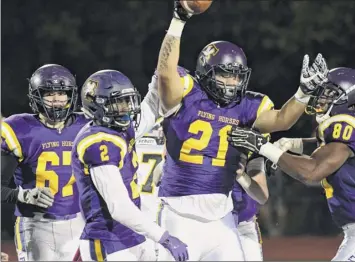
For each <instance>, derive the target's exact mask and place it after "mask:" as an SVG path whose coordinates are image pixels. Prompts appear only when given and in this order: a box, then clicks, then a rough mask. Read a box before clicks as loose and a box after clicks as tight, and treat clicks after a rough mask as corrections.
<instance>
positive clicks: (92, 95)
mask: <svg viewBox="0 0 355 262" xmlns="http://www.w3.org/2000/svg"><path fill="white" fill-rule="evenodd" d="M81 101H82V106H83V108H82V111H83V112H84V114H85V115H86V116H87V117H88V118H90V119H93V120H95V121H96V123H98V124H100V125H104V126H108V127H111V128H120V129H126V128H128V126H129V125H130V124H131V122H132V121H134V122H135V125H136V126H138V125H139V115H140V103H141V96H140V94H139V92H138V90H137V89H136V88H135V87H134V86H133V84H132V82H131V80H129V78H128V77H127V76H125V75H124V74H123V73H121V72H119V71H116V70H101V71H98V72H96V73H94V74H92V75H91V76H90V77H89V78H88V79H87V80H86V81H85V83H84V85H83V88H82V90H81Z"/></svg>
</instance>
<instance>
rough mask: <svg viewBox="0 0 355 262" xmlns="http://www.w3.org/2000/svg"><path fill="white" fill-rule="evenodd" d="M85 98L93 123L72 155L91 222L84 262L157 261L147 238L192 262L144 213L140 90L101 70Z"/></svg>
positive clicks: (177, 242) (83, 247)
mask: <svg viewBox="0 0 355 262" xmlns="http://www.w3.org/2000/svg"><path fill="white" fill-rule="evenodd" d="M81 100H82V103H83V108H84V112H85V114H86V115H87V116H88V117H89V118H91V119H92V121H91V122H89V123H88V124H87V125H86V126H85V127H84V128H83V129H82V130H81V131H80V133H79V134H78V136H77V137H76V139H75V142H74V146H73V151H72V161H73V170H74V175H75V178H76V180H77V184H78V188H79V194H80V201H81V210H82V212H83V214H84V217H85V220H86V225H85V228H84V231H83V234H82V236H81V242H80V253H81V257H82V259H83V261H87V260H90V261H92V260H94V261H103V260H107V261H132V260H137V261H141V260H152V259H153V260H155V257H154V258H153V256H154V255H155V254H151V255H149V254H145V253H149V252H152V251H154V250H153V249H149V248H145V245H144V243H145V236H146V237H148V238H149V239H152V240H153V241H154V242H159V243H160V244H162V245H163V246H164V247H165V248H166V249H167V250H169V252H170V253H171V254H172V256H173V257H174V258H175V260H177V261H185V260H187V259H188V253H187V249H186V245H185V244H184V243H183V242H181V241H180V240H179V239H178V238H175V237H173V236H171V235H170V234H169V233H168V231H166V230H165V229H163V228H161V227H160V226H158V225H157V224H156V223H155V222H153V220H150V219H147V217H146V215H145V214H144V213H143V212H141V211H140V209H139V207H140V188H139V185H138V184H137V173H136V172H137V169H138V157H137V154H136V151H135V144H134V142H135V130H134V125H133V123H132V120H133V119H134V120H135V122H136V125H138V124H139V119H140V118H139V112H140V95H139V93H138V91H137V90H136V89H135V88H134V86H133V85H132V83H131V81H130V80H129V79H128V78H127V77H126V76H125V75H124V74H122V73H121V72H118V71H115V70H102V71H99V72H96V73H94V74H92V75H91V76H90V77H89V78H88V79H87V80H86V82H85V83H84V86H83V88H82V91H81ZM144 115H145V113H144V112H143V114H142V119H141V120H142V121H146V119H145V118H144ZM153 124H154V122H153ZM152 253H154V252H152Z"/></svg>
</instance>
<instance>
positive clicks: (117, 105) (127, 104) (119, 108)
mask: <svg viewBox="0 0 355 262" xmlns="http://www.w3.org/2000/svg"><path fill="white" fill-rule="evenodd" d="M108 110H109V112H112V113H113V112H119V115H126V114H128V113H129V112H130V111H131V110H132V106H131V101H130V98H129V97H123V98H117V99H115V100H114V101H113V102H112V103H110V104H109V105H108Z"/></svg>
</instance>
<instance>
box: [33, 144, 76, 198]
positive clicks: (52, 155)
mask: <svg viewBox="0 0 355 262" xmlns="http://www.w3.org/2000/svg"><path fill="white" fill-rule="evenodd" d="M47 163H50V164H51V165H52V166H60V165H63V166H70V164H71V151H63V152H62V155H61V158H60V157H59V155H58V154H57V153H56V152H54V151H49V152H42V153H41V154H40V156H39V157H38V164H37V168H36V187H45V184H46V181H48V184H49V185H48V186H49V189H50V191H51V193H52V194H53V195H56V194H57V193H58V191H59V176H58V174H57V173H56V172H55V171H53V170H47ZM74 183H75V177H74V175H73V174H72V175H71V177H70V178H69V181H68V182H67V183H66V185H65V186H64V187H63V188H62V189H61V194H62V197H67V196H71V195H73V184H74Z"/></svg>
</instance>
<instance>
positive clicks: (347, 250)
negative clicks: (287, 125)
mask: <svg viewBox="0 0 355 262" xmlns="http://www.w3.org/2000/svg"><path fill="white" fill-rule="evenodd" d="M308 111H310V112H315V113H316V115H317V121H318V123H319V126H318V127H317V138H316V139H307V140H304V141H302V140H300V139H283V140H282V141H280V142H278V143H276V144H277V145H273V144H271V143H269V142H267V141H266V140H265V139H264V138H263V136H261V135H260V134H259V133H258V132H257V131H254V130H246V129H243V128H235V129H233V130H232V132H231V137H230V140H231V142H230V143H231V144H232V145H233V146H236V147H244V148H248V149H249V150H252V151H254V152H258V153H259V154H261V155H263V156H265V157H267V158H269V159H270V160H271V161H272V162H273V163H275V164H277V165H278V166H279V167H280V168H281V169H282V170H283V171H285V172H287V174H289V175H290V176H291V177H293V178H295V179H297V180H299V181H301V182H304V183H315V182H321V184H322V186H323V187H324V189H325V195H326V198H327V201H328V206H329V210H330V212H331V215H332V217H333V220H334V222H335V223H336V224H337V225H338V226H339V227H341V228H342V229H343V231H344V240H343V242H342V244H341V245H340V247H339V250H338V252H337V254H336V256H335V257H334V258H333V261H353V260H355V194H354V192H355V176H354V173H355V158H354V152H355V132H354V128H355V70H354V69H351V68H344V67H340V68H335V69H332V70H331V71H330V72H329V74H328V81H327V82H326V83H324V84H322V85H321V86H320V87H319V89H318V92H317V94H316V95H315V96H314V97H313V98H312V99H311V100H310V103H309V107H308ZM255 141H257V142H255ZM315 142H318V145H319V147H318V148H317V149H316V150H315V151H314V152H313V153H312V154H311V156H310V157H308V156H296V155H292V154H289V153H287V152H284V151H286V150H291V151H293V152H296V153H298V154H302V153H303V148H304V147H307V148H309V147H310V146H312V144H313V146H314V143H315ZM279 147H280V148H281V149H280V148H279Z"/></svg>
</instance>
